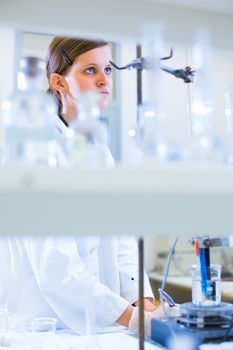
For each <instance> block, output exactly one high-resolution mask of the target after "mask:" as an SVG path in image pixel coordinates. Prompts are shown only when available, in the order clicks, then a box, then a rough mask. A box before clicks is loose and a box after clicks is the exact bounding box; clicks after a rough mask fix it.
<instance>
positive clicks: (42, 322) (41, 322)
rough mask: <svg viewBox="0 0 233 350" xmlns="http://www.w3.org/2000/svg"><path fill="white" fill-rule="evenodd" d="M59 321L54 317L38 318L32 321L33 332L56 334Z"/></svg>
mask: <svg viewBox="0 0 233 350" xmlns="http://www.w3.org/2000/svg"><path fill="white" fill-rule="evenodd" d="M56 323H57V319H56V318H53V317H38V318H33V320H32V321H31V329H32V332H33V333H35V332H43V333H46V334H48V333H49V334H55V333H56Z"/></svg>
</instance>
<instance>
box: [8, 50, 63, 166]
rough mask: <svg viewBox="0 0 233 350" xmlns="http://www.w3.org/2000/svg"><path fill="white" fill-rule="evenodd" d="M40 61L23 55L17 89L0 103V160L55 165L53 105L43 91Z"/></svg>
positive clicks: (48, 95) (54, 105) (50, 98)
mask: <svg viewBox="0 0 233 350" xmlns="http://www.w3.org/2000/svg"><path fill="white" fill-rule="evenodd" d="M43 79H44V62H43V61H42V60H41V59H39V58H37V57H30V56H27V57H23V58H22V59H21V60H20V64H19V68H18V72H17V88H16V89H15V91H14V92H13V93H12V95H11V96H10V97H9V98H8V99H7V100H5V101H3V103H2V108H1V115H2V129H3V130H2V132H3V158H2V163H16V164H35V163H37V164H46V165H48V166H50V167H54V166H56V165H57V155H56V147H57V144H56V142H55V127H54V124H53V121H54V119H55V117H56V110H57V107H56V104H55V101H54V100H53V98H52V96H51V95H50V94H48V93H46V92H45V91H43Z"/></svg>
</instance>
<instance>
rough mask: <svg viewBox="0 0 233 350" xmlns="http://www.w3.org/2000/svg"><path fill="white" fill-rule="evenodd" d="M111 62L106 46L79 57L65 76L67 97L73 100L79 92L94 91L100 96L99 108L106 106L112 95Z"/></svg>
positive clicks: (109, 51)
mask: <svg viewBox="0 0 233 350" xmlns="http://www.w3.org/2000/svg"><path fill="white" fill-rule="evenodd" d="M111 60H112V54H111V49H110V47H109V46H108V45H106V46H102V47H98V48H96V49H93V50H90V51H87V52H85V53H84V54H82V55H80V56H79V57H78V58H77V59H76V60H75V62H74V63H73V65H72V66H71V69H70V70H69V72H68V73H67V74H66V75H65V80H66V83H67V88H68V91H67V93H68V95H69V96H70V97H71V98H74V99H75V100H77V99H78V96H79V93H80V92H85V91H90V90H91V91H94V92H97V93H99V94H100V96H101V100H100V108H101V109H104V108H106V107H107V106H108V103H109V100H110V97H111V94H112V67H111V64H110V63H109V61H111Z"/></svg>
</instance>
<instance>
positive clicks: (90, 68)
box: [85, 67, 95, 74]
mask: <svg viewBox="0 0 233 350" xmlns="http://www.w3.org/2000/svg"><path fill="white" fill-rule="evenodd" d="M85 72H86V73H88V74H93V73H95V68H94V67H88V68H87V69H86V70H85Z"/></svg>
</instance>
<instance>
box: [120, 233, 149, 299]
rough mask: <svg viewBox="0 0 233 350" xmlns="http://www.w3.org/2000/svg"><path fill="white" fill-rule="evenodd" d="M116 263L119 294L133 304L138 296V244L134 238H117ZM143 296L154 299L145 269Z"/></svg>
mask: <svg viewBox="0 0 233 350" xmlns="http://www.w3.org/2000/svg"><path fill="white" fill-rule="evenodd" d="M118 264H119V273H120V286H121V295H122V296H123V298H125V299H126V300H128V301H129V303H130V304H133V303H135V302H136V301H137V300H138V298H139V286H138V280H139V269H138V246H137V242H136V241H135V239H134V238H131V237H120V238H118ZM144 296H145V297H148V298H151V300H154V295H153V292H152V289H151V286H150V282H149V278H148V276H147V274H146V272H145V271H144Z"/></svg>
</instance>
